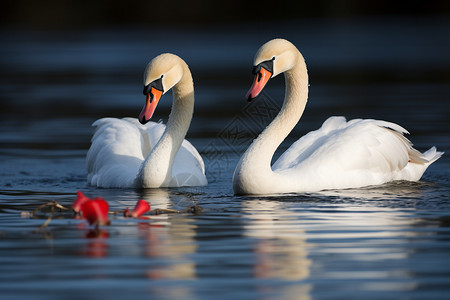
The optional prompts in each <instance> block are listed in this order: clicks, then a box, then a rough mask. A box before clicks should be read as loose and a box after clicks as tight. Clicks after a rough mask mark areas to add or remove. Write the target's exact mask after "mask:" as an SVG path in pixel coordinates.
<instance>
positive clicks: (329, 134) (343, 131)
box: [273, 117, 428, 188]
mask: <svg viewBox="0 0 450 300" xmlns="http://www.w3.org/2000/svg"><path fill="white" fill-rule="evenodd" d="M404 133H408V132H407V131H406V130H405V129H404V128H402V127H401V126H399V125H397V124H394V123H390V122H386V121H379V120H371V119H365V120H362V119H355V120H351V121H348V122H347V121H346V120H345V118H343V117H331V118H329V119H328V120H326V121H325V122H324V124H323V125H322V127H321V128H320V129H318V130H316V131H313V132H311V133H309V134H307V135H305V136H304V137H303V138H301V139H300V140H298V141H297V142H295V143H294V144H293V145H292V146H291V147H290V148H289V149H288V150H287V151H286V152H285V153H284V154H283V155H282V156H281V157H280V158H279V159H278V160H277V162H276V163H275V164H274V166H273V169H274V171H277V172H285V173H298V172H302V174H303V175H304V176H315V178H316V179H317V181H321V182H329V184H330V186H331V187H332V188H334V187H336V188H342V187H345V186H347V185H350V186H351V185H354V184H355V182H361V183H360V184H358V185H365V184H378V183H380V182H386V181H389V180H396V179H408V180H417V179H418V178H417V179H415V178H414V177H416V176H417V174H415V172H412V173H414V174H410V173H411V171H410V170H408V169H407V168H406V167H407V165H408V164H409V163H416V164H419V165H423V166H424V168H423V171H425V169H426V165H427V163H428V160H427V159H426V157H425V156H424V155H423V154H422V153H420V152H419V151H417V150H415V149H414V148H413V147H412V144H411V142H410V141H409V140H408V139H407V138H406V137H404V135H403V134H404ZM423 171H422V173H423ZM422 173H421V174H420V176H421V175H422ZM420 176H419V178H420ZM344 181H345V182H344ZM333 182H334V183H335V184H333Z"/></svg>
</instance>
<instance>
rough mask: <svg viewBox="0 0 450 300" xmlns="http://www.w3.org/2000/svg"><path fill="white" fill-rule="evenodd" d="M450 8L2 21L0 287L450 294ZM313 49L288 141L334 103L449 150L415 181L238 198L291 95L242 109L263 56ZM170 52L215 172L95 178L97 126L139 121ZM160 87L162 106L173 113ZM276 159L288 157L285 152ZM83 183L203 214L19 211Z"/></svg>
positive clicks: (16, 292)
mask: <svg viewBox="0 0 450 300" xmlns="http://www.w3.org/2000/svg"><path fill="white" fill-rule="evenodd" d="M449 36H450V23H449V22H448V19H439V18H434V19H431V18H420V19H369V20H360V19H354V20H346V21H342V20H341V21H339V20H334V21H333V20H328V21H321V20H311V21H306V22H297V23H281V24H275V23H274V24H267V23H265V24H252V25H234V26H231V27H230V26H228V27H220V26H213V27H210V28H200V27H185V28H175V27H174V28H164V27H160V28H140V29H135V28H128V29H124V28H116V29H108V30H104V29H98V30H90V31H29V30H28V31H20V30H16V31H13V30H3V31H1V32H0V44H1V46H0V63H1V73H0V78H1V81H0V95H1V99H0V100H1V102H0V108H1V111H0V116H1V121H0V124H1V127H0V142H1V145H2V147H1V149H0V164H1V167H0V296H1V297H2V299H30V298H32V299H61V298H65V299H83V298H85V299H108V298H118V297H122V298H123V297H132V298H133V299H147V298H152V299H177V298H184V299H336V298H338V299H340V298H342V299H349V298H356V299H448V298H449V296H450V228H449V226H450V203H449V200H450V196H449V195H450V180H449V174H450V171H449V168H450V160H449V159H448V153H450V142H449V133H450V126H449V125H450V121H449V120H450V118H449V115H450V102H449V101H450V71H449V70H450V40H449V38H448V37H449ZM274 37H284V38H287V39H289V40H291V41H292V42H293V43H294V44H296V45H297V47H298V48H299V49H300V51H301V52H302V53H303V55H304V56H305V58H306V61H307V64H308V69H309V75H310V84H311V86H310V100H309V102H308V106H307V109H306V111H305V115H304V116H303V117H302V119H301V122H300V123H299V125H298V126H297V127H296V128H295V130H294V132H293V133H292V134H291V135H290V136H289V137H288V138H287V140H286V142H285V143H284V144H283V145H282V146H281V147H280V150H281V151H282V150H283V149H286V147H287V146H288V145H289V144H290V143H292V141H293V140H295V139H297V138H298V137H300V136H301V135H303V134H305V133H306V132H308V131H310V130H313V129H316V128H318V127H319V126H320V125H321V123H322V122H323V121H324V120H325V119H326V118H327V117H328V116H330V115H344V116H346V117H348V118H356V117H362V118H376V119H383V120H388V121H393V122H396V123H398V124H400V125H402V126H404V127H405V128H407V129H408V130H409V131H410V133H411V136H410V139H411V140H412V141H413V143H414V144H415V145H416V147H417V148H418V149H419V150H421V151H424V150H426V149H428V148H429V147H431V146H433V145H435V146H437V148H438V149H439V150H440V151H445V152H446V153H447V155H444V156H443V157H442V158H441V159H440V160H439V161H437V162H436V163H435V164H433V165H432V166H431V167H430V168H429V169H428V171H427V172H426V174H425V175H424V177H423V180H422V181H420V182H418V183H407V182H395V183H389V184H386V185H383V186H377V187H368V188H362V189H354V190H343V191H327V192H323V193H315V194H294V195H278V196H277V195H275V196H268V197H237V196H234V195H233V191H232V187H231V176H232V172H233V170H234V167H235V165H236V162H237V160H238V159H239V156H240V154H242V152H243V150H244V149H245V148H246V147H247V146H248V145H249V143H250V142H251V140H252V138H254V136H255V135H256V134H257V133H258V132H260V130H261V129H262V128H264V127H265V126H266V125H267V123H268V122H269V121H270V119H271V118H272V117H273V115H274V114H275V113H276V112H277V109H278V108H279V107H280V106H281V101H282V97H283V93H284V87H283V80H282V78H281V76H280V78H275V79H274V80H272V81H271V82H270V84H269V86H268V87H267V88H266V92H265V93H264V94H263V96H262V97H261V98H260V99H259V100H258V101H256V102H255V103H253V104H252V105H251V106H248V105H247V103H246V101H245V98H244V95H245V93H246V91H247V89H248V88H249V86H250V84H251V80H252V75H251V66H252V59H253V55H254V53H255V52H256V50H257V49H258V48H259V46H260V45H261V44H263V43H264V42H266V41H268V40H270V39H272V38H274ZM162 52H173V53H175V54H178V55H180V56H181V57H183V58H184V59H185V60H186V61H187V63H188V64H189V65H190V68H191V71H192V73H193V76H194V80H195V89H196V106H195V115H194V119H193V121H192V125H191V128H190V131H189V133H188V136H187V138H188V139H189V140H190V141H191V142H192V143H193V144H194V145H195V146H196V147H197V149H198V150H199V151H200V152H201V154H202V156H203V158H204V160H205V163H206V165H207V176H208V180H209V181H210V184H209V185H208V186H206V187H198V188H171V189H156V190H146V191H136V190H130V189H124V190H122V189H98V188H94V187H91V186H89V185H87V183H86V171H85V154H86V151H87V149H88V147H89V142H90V138H91V135H92V128H91V127H90V125H91V123H92V122H93V121H94V120H96V119H98V118H100V117H105V116H113V117H128V116H134V117H136V116H137V115H138V113H139V112H140V109H141V107H142V105H143V103H144V96H143V95H142V92H141V91H142V72H143V70H144V68H145V65H146V64H147V62H148V61H149V60H150V59H151V58H153V57H154V56H156V55H158V54H160V53H162ZM170 105H171V95H170V93H169V94H167V95H165V96H164V98H163V100H162V101H161V103H160V106H159V108H158V110H157V112H156V114H155V117H154V118H155V119H156V120H158V119H163V120H167V116H168V113H169V110H170ZM277 155H279V153H277ZM77 190H81V191H83V192H84V193H85V194H87V195H88V196H101V197H104V198H105V199H107V200H108V202H109V204H110V207H111V210H121V209H124V208H125V207H127V206H128V207H131V206H133V205H134V204H135V202H136V200H137V199H139V198H142V199H145V200H147V201H149V202H150V203H151V205H152V208H172V209H177V210H182V209H185V208H186V207H188V206H190V205H193V204H197V205H200V206H201V207H202V208H203V212H202V213H201V214H199V215H194V214H189V213H185V214H176V215H160V216H151V217H150V219H147V220H136V219H125V218H123V217H121V216H116V217H114V216H113V217H111V221H112V224H111V226H105V227H101V232H100V233H99V234H98V236H93V235H94V234H93V233H92V228H90V227H89V226H87V225H86V224H85V222H84V221H82V220H77V219H74V218H73V216H72V215H71V214H68V213H57V214H56V215H55V217H54V218H53V220H52V221H51V223H50V224H49V226H48V228H47V229H45V230H41V231H38V232H36V231H35V230H36V229H37V228H38V227H39V226H40V225H42V224H43V223H44V222H45V220H46V219H47V217H48V214H47V213H45V212H44V213H41V214H39V215H38V216H37V217H33V218H30V217H29V216H27V215H25V216H24V215H23V213H24V212H31V211H33V210H34V209H35V208H36V207H38V206H39V205H40V204H43V203H46V202H49V201H51V200H56V201H58V202H59V203H61V204H62V205H67V206H68V205H70V204H71V203H72V201H73V200H74V199H75V197H76V191H77Z"/></svg>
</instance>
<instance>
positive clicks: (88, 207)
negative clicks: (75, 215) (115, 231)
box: [81, 197, 109, 225]
mask: <svg viewBox="0 0 450 300" xmlns="http://www.w3.org/2000/svg"><path fill="white" fill-rule="evenodd" d="M108 209H109V205H108V202H106V201H105V200H104V199H103V198H100V197H97V198H94V199H92V200H89V201H86V202H85V203H83V205H81V211H82V212H83V217H84V218H85V219H87V220H88V222H89V224H91V225H92V224H96V225H108V224H109V220H108Z"/></svg>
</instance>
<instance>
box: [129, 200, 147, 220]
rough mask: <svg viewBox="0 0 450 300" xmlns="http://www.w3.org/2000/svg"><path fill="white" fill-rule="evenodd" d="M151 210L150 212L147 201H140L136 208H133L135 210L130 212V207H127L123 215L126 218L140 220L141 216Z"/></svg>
mask: <svg viewBox="0 0 450 300" xmlns="http://www.w3.org/2000/svg"><path fill="white" fill-rule="evenodd" d="M149 210H150V204H148V202H147V201H144V200H141V199H139V200H138V202H137V203H136V206H135V207H134V208H133V210H132V211H129V210H128V207H127V209H126V210H125V212H124V213H123V215H124V216H125V217H133V218H139V217H140V216H142V215H143V214H145V213H146V212H148V211H149Z"/></svg>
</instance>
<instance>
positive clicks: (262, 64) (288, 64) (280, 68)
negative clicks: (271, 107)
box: [246, 39, 299, 102]
mask: <svg viewBox="0 0 450 300" xmlns="http://www.w3.org/2000/svg"><path fill="white" fill-rule="evenodd" d="M298 54H299V52H298V50H297V48H296V47H295V46H294V45H293V44H292V43H291V42H289V41H287V40H284V39H273V40H271V41H269V42H267V43H265V44H264V45H262V46H261V48H259V50H258V52H257V53H256V55H255V60H254V63H253V74H254V75H255V78H254V81H253V85H252V87H251V88H250V90H249V91H248V92H247V96H246V98H247V100H248V101H249V102H250V101H252V100H253V99H254V98H256V96H258V95H259V93H261V91H262V89H263V88H264V86H265V85H266V83H267V82H268V81H269V79H270V78H272V77H275V76H277V75H278V74H280V73H283V72H286V71H288V70H290V69H292V68H293V67H294V65H295V64H296V62H297V58H298Z"/></svg>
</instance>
